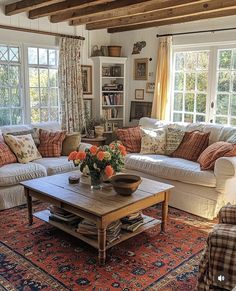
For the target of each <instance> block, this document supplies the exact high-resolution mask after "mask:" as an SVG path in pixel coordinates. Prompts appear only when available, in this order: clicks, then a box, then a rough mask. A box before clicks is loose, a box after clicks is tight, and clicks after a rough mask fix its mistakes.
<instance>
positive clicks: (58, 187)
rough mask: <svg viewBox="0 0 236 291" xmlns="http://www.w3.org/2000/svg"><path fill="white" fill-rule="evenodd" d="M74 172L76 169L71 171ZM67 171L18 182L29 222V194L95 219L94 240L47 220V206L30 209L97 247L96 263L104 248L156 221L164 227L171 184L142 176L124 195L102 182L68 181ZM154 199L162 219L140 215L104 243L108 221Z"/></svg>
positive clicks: (162, 228) (129, 212) (144, 205)
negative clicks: (134, 225) (130, 228)
mask: <svg viewBox="0 0 236 291" xmlns="http://www.w3.org/2000/svg"><path fill="white" fill-rule="evenodd" d="M75 173H77V172H73V174H75ZM78 173H79V172H78ZM70 175H71V173H65V174H59V175H54V176H48V177H43V178H38V179H33V180H29V181H25V182H22V183H21V184H22V185H23V186H24V187H25V195H26V198H27V205H28V215H29V224H30V225H31V224H32V223H33V213H32V197H35V198H37V199H39V200H41V201H45V202H48V203H51V204H53V205H55V206H58V207H61V208H63V209H65V210H67V211H69V212H71V213H74V214H76V215H78V216H80V217H82V218H86V219H89V220H91V221H93V222H95V223H96V225H97V228H98V240H95V239H92V238H90V237H86V236H84V235H81V234H79V233H78V232H76V230H75V228H72V227H69V226H68V225H65V224H63V223H60V222H55V221H52V220H49V215H50V212H49V210H43V211H40V212H37V213H34V216H35V217H37V218H39V219H41V220H43V221H45V222H47V223H50V224H51V225H53V226H55V227H58V228H60V229H61V230H63V231H65V232H67V233H69V234H71V235H73V236H75V237H77V238H79V239H81V240H82V241H84V242H86V243H88V244H89V245H91V246H93V247H95V248H97V249H98V258H99V263H100V264H104V263H105V259H106V250H107V249H109V248H111V247H112V246H114V245H116V244H118V243H120V242H122V241H124V240H127V239H129V238H131V237H133V236H135V235H137V234H139V233H141V232H143V231H145V230H147V229H149V228H151V227H154V226H156V225H157V224H160V223H161V230H162V231H165V230H166V222H167V213H168V200H169V190H170V189H171V188H173V186H171V185H168V184H164V183H159V182H156V181H153V180H149V179H145V178H142V182H141V184H140V185H139V188H138V190H137V191H136V192H135V193H133V194H132V195H131V196H128V197H127V196H126V197H125V196H121V195H118V194H117V193H116V192H115V191H114V189H113V188H112V186H111V185H105V186H104V187H103V188H102V189H101V190H91V189H90V185H89V184H88V182H87V181H83V179H81V181H80V183H79V184H69V182H68V177H69V176H70ZM157 203H162V221H161V220H158V219H155V218H153V217H149V216H146V215H144V224H143V225H142V226H140V227H139V228H138V229H137V230H136V231H135V232H126V231H123V230H122V231H121V235H120V237H119V238H118V239H117V240H115V241H113V242H112V243H110V244H107V243H106V228H107V226H108V225H109V224H110V223H111V222H113V221H116V220H118V219H120V218H122V217H125V216H126V215H128V214H131V213H134V212H136V211H139V210H143V209H145V208H147V207H149V206H152V205H155V204H157Z"/></svg>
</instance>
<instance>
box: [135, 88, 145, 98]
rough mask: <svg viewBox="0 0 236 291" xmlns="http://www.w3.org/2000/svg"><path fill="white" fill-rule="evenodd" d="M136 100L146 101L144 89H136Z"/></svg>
mask: <svg viewBox="0 0 236 291" xmlns="http://www.w3.org/2000/svg"><path fill="white" fill-rule="evenodd" d="M135 99H136V100H144V89H135Z"/></svg>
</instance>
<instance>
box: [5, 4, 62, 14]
mask: <svg viewBox="0 0 236 291" xmlns="http://www.w3.org/2000/svg"><path fill="white" fill-rule="evenodd" d="M62 1H63V0H22V1H18V2H14V3H11V4H7V5H6V6H5V15H7V16H11V15H15V14H18V13H21V12H27V11H30V10H31V9H34V8H39V7H43V6H47V5H50V4H54V3H58V2H62Z"/></svg>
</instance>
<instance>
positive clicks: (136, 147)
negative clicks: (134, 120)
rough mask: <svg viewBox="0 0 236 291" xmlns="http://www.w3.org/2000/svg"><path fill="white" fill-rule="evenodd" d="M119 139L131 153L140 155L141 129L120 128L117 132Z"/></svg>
mask: <svg viewBox="0 0 236 291" xmlns="http://www.w3.org/2000/svg"><path fill="white" fill-rule="evenodd" d="M116 134H117V137H118V139H119V140H120V141H121V142H122V144H123V145H124V146H125V147H126V150H127V152H129V153H139V152H140V149H141V132H140V127H139V126H137V127H130V128H119V129H117V131H116Z"/></svg>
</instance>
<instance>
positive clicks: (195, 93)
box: [172, 50, 209, 122]
mask: <svg viewBox="0 0 236 291" xmlns="http://www.w3.org/2000/svg"><path fill="white" fill-rule="evenodd" d="M208 70H209V51H208V50H201V51H186V52H184V51H182V52H176V53H175V55H174V84H173V87H174V90H173V102H172V103H173V104H172V120H173V121H184V122H201V121H206V112H207V111H206V109H207V96H208Z"/></svg>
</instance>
